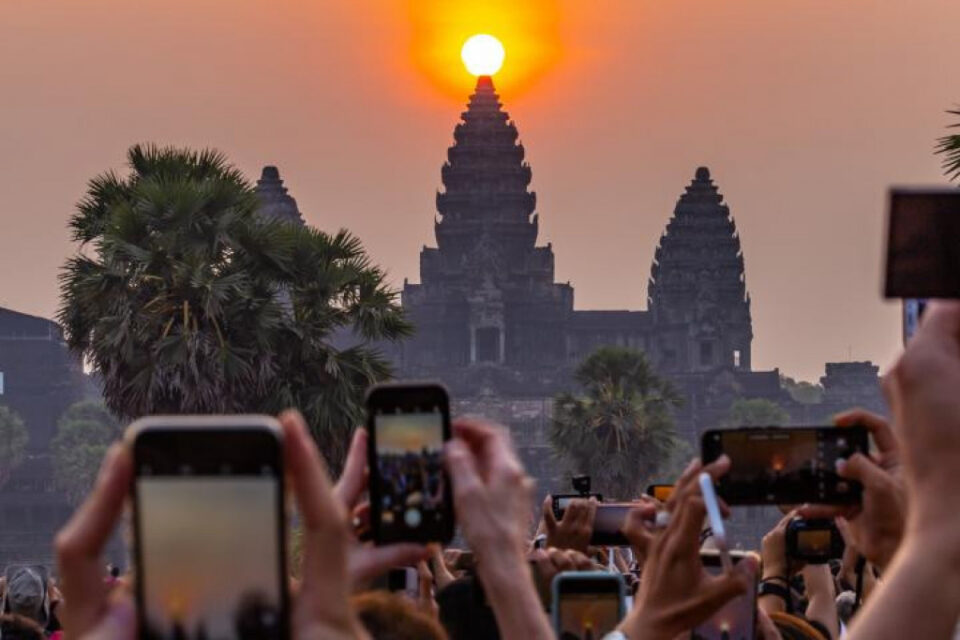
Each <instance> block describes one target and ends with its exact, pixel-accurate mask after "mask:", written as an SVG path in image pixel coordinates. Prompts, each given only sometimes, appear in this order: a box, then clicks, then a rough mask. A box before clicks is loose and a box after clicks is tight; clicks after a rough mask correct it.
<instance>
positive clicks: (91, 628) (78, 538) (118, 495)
mask: <svg viewBox="0 0 960 640" xmlns="http://www.w3.org/2000/svg"><path fill="white" fill-rule="evenodd" d="M132 477H133V461H132V460H131V457H130V451H129V450H128V449H126V448H125V447H124V446H123V445H121V444H115V445H113V446H112V447H111V448H110V449H109V450H108V451H107V454H106V456H104V459H103V464H102V465H101V467H100V473H99V475H98V476H97V481H96V483H95V484H94V486H93V489H92V490H91V491H90V494H89V495H88V496H87V499H86V500H85V501H84V503H83V505H81V506H80V508H79V509H77V511H76V513H74V514H73V517H71V518H70V521H69V522H68V523H67V524H66V526H64V528H63V529H62V530H61V531H60V532H59V533H58V534H57V537H56V541H55V542H54V546H55V548H56V556H57V566H58V568H59V571H60V578H61V581H60V584H61V587H62V591H63V597H64V599H65V602H66V603H67V604H68V605H69V606H63V607H60V609H59V611H58V615H59V616H60V622H61V623H62V624H63V627H64V628H65V629H68V630H69V631H70V636H71V637H72V638H83V639H84V640H110V639H117V640H133V638H134V636H135V635H136V631H137V615H136V610H135V608H134V605H133V601H132V600H131V598H130V597H117V598H115V599H113V600H110V599H109V598H108V595H109V594H108V591H109V586H108V585H107V583H106V581H105V580H104V579H103V560H102V553H103V548H104V547H105V546H106V544H107V541H108V540H109V539H110V534H111V533H112V532H113V529H114V527H115V526H116V524H117V521H118V520H120V514H121V513H122V512H123V503H124V501H125V500H126V497H127V493H128V491H129V490H130V482H131V480H132Z"/></svg>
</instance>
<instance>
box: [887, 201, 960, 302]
mask: <svg viewBox="0 0 960 640" xmlns="http://www.w3.org/2000/svg"><path fill="white" fill-rule="evenodd" d="M958 246H960V190H958V189H893V190H891V192H890V217H889V224H888V237H887V277H886V287H885V293H886V296H887V297H888V298H960V251H958V250H957V247H958Z"/></svg>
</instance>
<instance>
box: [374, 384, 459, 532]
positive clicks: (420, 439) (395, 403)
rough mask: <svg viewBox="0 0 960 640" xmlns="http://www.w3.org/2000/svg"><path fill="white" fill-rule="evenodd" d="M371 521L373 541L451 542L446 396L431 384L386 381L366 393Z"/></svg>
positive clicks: (452, 526) (444, 391) (440, 387)
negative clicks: (445, 455)
mask: <svg viewBox="0 0 960 640" xmlns="http://www.w3.org/2000/svg"><path fill="white" fill-rule="evenodd" d="M367 430H368V432H369V434H370V437H369V439H368V441H369V447H368V451H367V456H368V463H369V468H370V525H371V529H372V532H373V540H374V541H375V542H376V543H377V544H389V543H392V542H421V543H427V542H442V543H446V542H450V540H451V539H453V528H454V517H453V497H452V492H451V490H450V478H449V477H448V475H447V471H446V468H445V467H444V466H443V446H444V444H445V443H446V442H447V440H449V439H450V401H449V399H448V397H447V392H446V390H445V389H444V388H443V387H442V386H440V385H436V384H416V385H409V384H389V385H379V386H376V387H373V388H372V389H371V390H370V392H369V393H368V394H367Z"/></svg>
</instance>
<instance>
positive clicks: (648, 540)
mask: <svg viewBox="0 0 960 640" xmlns="http://www.w3.org/2000/svg"><path fill="white" fill-rule="evenodd" d="M656 515H657V503H650V502H646V503H641V504H639V505H638V506H636V507H634V508H633V509H630V511H629V513H627V519H626V522H625V523H624V525H623V536H624V537H625V538H626V539H627V541H628V542H629V543H630V547H631V548H632V549H633V555H634V558H635V559H636V562H637V566H638V567H641V568H642V567H643V565H644V564H645V563H646V561H647V556H648V554H649V551H650V546H651V545H652V544H653V540H654V538H655V537H656V532H655V531H654V529H653V526H654V520H655V519H656Z"/></svg>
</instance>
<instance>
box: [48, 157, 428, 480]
mask: <svg viewBox="0 0 960 640" xmlns="http://www.w3.org/2000/svg"><path fill="white" fill-rule="evenodd" d="M128 163H129V168H130V171H129V173H128V174H126V175H122V176H121V175H117V174H116V173H113V172H107V173H104V174H102V175H100V176H97V177H96V178H94V179H93V180H91V181H90V183H89V185H88V188H87V193H86V196H85V197H84V198H83V200H81V201H80V203H79V204H78V206H77V211H76V213H75V214H74V215H73V216H72V217H71V219H70V228H71V229H72V231H73V238H74V240H75V241H76V242H78V243H79V244H80V251H79V252H78V254H77V255H76V256H74V257H72V258H70V259H69V260H68V261H67V262H66V264H65V265H64V268H63V272H62V274H61V308H60V312H59V320H60V322H61V324H62V325H63V326H64V328H65V332H66V336H67V340H68V344H69V346H70V348H71V349H72V350H73V351H74V352H76V353H77V354H79V355H80V356H82V357H83V358H84V359H85V360H86V361H87V362H89V363H90V364H91V365H92V366H93V368H94V369H95V370H96V371H97V373H99V375H100V376H101V378H102V380H103V388H104V397H105V400H106V404H107V406H108V408H109V409H110V411H111V412H113V414H114V415H116V416H117V417H118V418H120V419H123V420H126V419H130V418H135V417H138V416H143V415H148V414H155V413H236V412H270V413H273V412H276V411H279V410H281V409H283V408H285V407H297V408H299V409H300V410H301V411H303V413H304V415H305V417H306V418H307V420H308V422H309V423H310V425H311V428H312V430H313V434H314V436H315V437H316V438H317V440H318V442H319V444H320V446H321V448H322V449H323V450H324V452H325V453H326V454H327V456H328V459H329V460H330V462H331V464H332V465H333V466H334V467H335V468H336V467H338V466H339V463H340V461H341V460H342V458H343V456H344V454H345V450H346V444H347V442H348V439H349V434H350V432H351V431H352V430H353V427H354V426H355V425H357V424H359V423H360V421H361V419H362V406H363V402H362V401H363V393H364V391H365V389H366V387H367V386H369V385H370V384H371V383H373V382H376V381H379V380H382V379H384V378H386V377H388V376H389V374H390V368H389V363H388V362H387V361H386V360H385V359H384V357H383V356H382V354H381V353H380V352H379V350H377V349H376V348H375V347H374V345H373V343H374V342H376V341H380V340H386V341H394V340H398V339H400V338H402V337H404V336H406V335H407V334H408V333H409V331H410V326H409V324H408V323H407V322H406V320H405V319H404V317H403V313H402V310H401V309H400V307H399V305H398V304H397V303H396V293H395V292H394V291H393V290H391V289H390V288H388V287H387V285H386V284H385V282H384V280H385V277H384V273H383V271H382V270H381V269H379V268H378V267H376V266H374V265H373V264H371V262H370V259H369V258H368V257H367V255H366V253H365V252H364V249H363V247H362V245H361V244H360V242H359V240H358V239H357V238H355V237H354V236H353V235H351V234H350V233H349V232H347V231H344V230H341V231H339V232H337V233H336V234H333V235H330V234H327V233H324V232H322V231H318V230H315V229H312V228H309V227H305V226H300V225H296V224H291V223H289V222H282V221H275V220H267V219H266V217H265V216H259V215H257V209H258V206H259V201H258V199H257V196H256V193H255V192H254V190H253V189H252V187H251V185H250V183H249V182H248V181H247V179H246V178H245V177H244V176H243V175H242V174H241V173H240V172H239V171H238V170H237V169H236V168H234V167H233V166H231V165H230V164H229V163H228V162H227V160H226V158H225V157H224V156H223V155H221V154H220V153H218V152H215V151H209V150H207V151H200V152H197V151H191V150H188V149H178V148H158V147H155V146H139V145H138V146H134V147H132V148H131V149H130V151H129V152H128ZM342 335H347V336H350V337H351V341H352V343H353V346H351V347H349V348H338V347H336V346H335V345H334V343H333V338H334V337H335V336H342Z"/></svg>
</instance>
